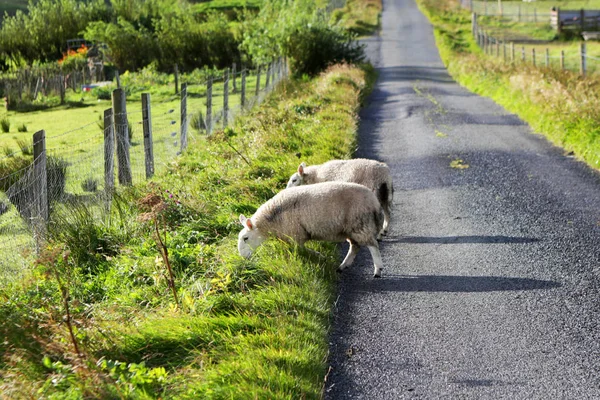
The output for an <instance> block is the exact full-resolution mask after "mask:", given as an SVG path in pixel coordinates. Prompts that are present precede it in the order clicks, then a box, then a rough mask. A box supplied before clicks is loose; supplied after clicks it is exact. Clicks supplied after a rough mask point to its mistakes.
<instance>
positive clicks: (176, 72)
mask: <svg viewBox="0 0 600 400" xmlns="http://www.w3.org/2000/svg"><path fill="white" fill-rule="evenodd" d="M173 73H174V75H175V94H177V93H179V66H178V65H177V64H175V67H174V68H173Z"/></svg>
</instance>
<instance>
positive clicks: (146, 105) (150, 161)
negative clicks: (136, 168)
mask: <svg viewBox="0 0 600 400" xmlns="http://www.w3.org/2000/svg"><path fill="white" fill-rule="evenodd" d="M142 126H143V129H144V164H145V165H146V179H150V178H152V176H153V175H154V148H153V141H152V113H151V111H150V93H142Z"/></svg>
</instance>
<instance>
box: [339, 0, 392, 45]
mask: <svg viewBox="0 0 600 400" xmlns="http://www.w3.org/2000/svg"><path fill="white" fill-rule="evenodd" d="M382 8H383V5H382V2H381V0H347V1H346V5H345V6H344V7H343V8H340V9H337V10H334V11H333V13H332V16H331V18H332V19H333V20H334V21H336V22H337V23H338V24H340V25H341V26H343V27H344V28H345V29H346V30H348V31H349V32H352V33H355V34H357V35H358V36H365V35H370V34H372V33H375V32H376V31H377V29H379V28H380V27H381V21H380V18H381V10H382Z"/></svg>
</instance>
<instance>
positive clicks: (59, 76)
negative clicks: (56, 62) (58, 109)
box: [0, 67, 97, 108]
mask: <svg viewBox="0 0 600 400" xmlns="http://www.w3.org/2000/svg"><path fill="white" fill-rule="evenodd" d="M96 80H97V77H95V76H92V74H91V73H90V72H89V70H87V67H86V68H82V69H81V70H76V71H71V72H64V71H61V70H60V69H47V68H41V69H32V68H26V69H22V70H20V71H18V72H17V73H15V74H14V76H12V77H6V76H4V77H1V78H0V93H1V94H2V96H3V97H4V98H5V106H6V107H7V108H12V107H13V106H16V105H17V104H19V103H20V102H21V101H22V100H28V101H33V100H37V98H38V97H48V96H51V95H55V96H59V97H60V102H61V104H62V103H64V101H65V95H66V91H67V90H68V89H72V90H73V91H78V90H80V88H81V86H82V85H86V84H89V83H91V82H93V81H96Z"/></svg>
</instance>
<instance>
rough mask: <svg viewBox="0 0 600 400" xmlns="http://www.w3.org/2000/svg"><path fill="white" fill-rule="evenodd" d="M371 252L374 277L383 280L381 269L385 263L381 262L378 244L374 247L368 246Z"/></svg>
mask: <svg viewBox="0 0 600 400" xmlns="http://www.w3.org/2000/svg"><path fill="white" fill-rule="evenodd" d="M368 248H369V251H370V252H371V257H372V258H373V266H374V271H373V277H374V278H381V268H383V261H382V260H381V253H380V252H379V246H378V245H377V244H375V245H373V246H368Z"/></svg>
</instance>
